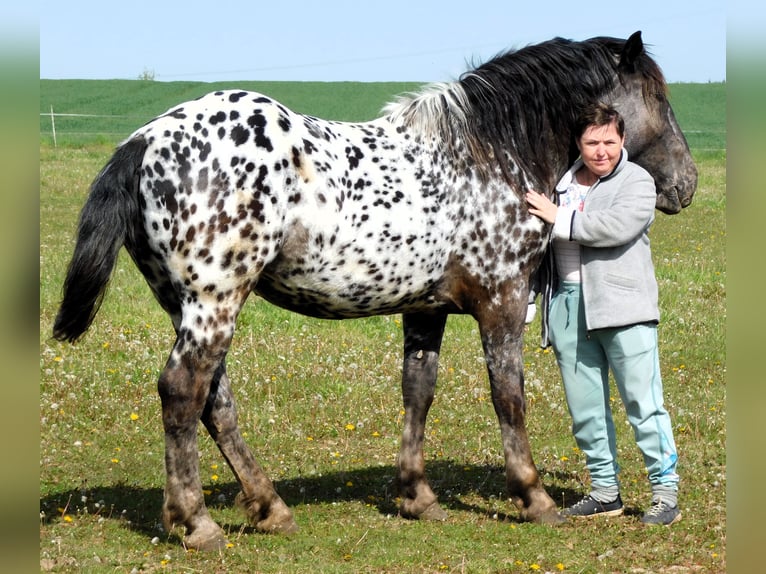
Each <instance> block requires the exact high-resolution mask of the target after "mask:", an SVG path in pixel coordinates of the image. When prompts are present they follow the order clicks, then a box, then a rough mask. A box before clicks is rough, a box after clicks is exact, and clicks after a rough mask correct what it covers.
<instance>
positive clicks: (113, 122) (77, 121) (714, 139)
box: [40, 107, 726, 152]
mask: <svg viewBox="0 0 766 574" xmlns="http://www.w3.org/2000/svg"><path fill="white" fill-rule="evenodd" d="M151 119H152V118H151V117H144V116H135V115H109V114H88V113H58V112H55V111H54V109H53V108H52V107H51V110H50V112H48V113H41V114H40V141H41V143H46V144H48V145H53V146H54V147H58V146H59V145H63V146H71V145H87V144H111V145H116V144H117V143H119V142H120V141H122V140H123V139H125V138H126V137H128V136H129V135H130V134H131V133H133V132H134V131H135V130H136V129H137V128H138V127H140V126H142V125H143V124H144V123H146V122H147V121H149V120H151ZM684 135H685V136H686V140H687V141H688V142H689V148H691V150H692V151H706V152H725V151H726V130H725V129H686V130H684Z"/></svg>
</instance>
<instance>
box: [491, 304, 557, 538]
mask: <svg viewBox="0 0 766 574" xmlns="http://www.w3.org/2000/svg"><path fill="white" fill-rule="evenodd" d="M520 299H521V298H520ZM490 307H492V306H487V308H485V309H483V310H482V312H481V313H480V315H479V316H478V317H477V318H478V320H479V329H480V331H481V339H482V345H483V346H484V354H485V357H486V360H487V370H488V373H489V382H490V387H491V391H492V404H493V406H494V408H495V413H496V414H497V418H498V421H499V423H500V434H501V438H502V442H503V453H504V456H505V475H506V482H507V486H508V492H509V494H510V496H511V499H512V500H513V502H514V504H515V505H516V506H517V507H518V508H519V510H520V513H521V518H522V519H523V520H528V521H532V522H541V523H549V524H551V523H552V524H557V523H561V522H563V521H564V519H563V517H562V516H561V515H560V514H559V512H558V510H557V508H556V504H555V503H554V502H553V499H552V498H551V497H550V496H549V495H548V493H547V492H546V491H545V489H544V488H543V486H542V481H541V480H540V475H539V474H538V472H537V467H535V463H534V461H533V460H532V453H531V450H530V446H529V438H528V436H527V429H526V422H525V419H526V402H525V399H524V372H523V360H522V344H523V328H524V313H525V310H526V299H524V300H523V301H521V300H520V301H519V302H518V305H513V304H512V305H503V308H490Z"/></svg>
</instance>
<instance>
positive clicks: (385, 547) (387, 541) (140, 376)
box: [40, 90, 726, 573]
mask: <svg viewBox="0 0 766 574" xmlns="http://www.w3.org/2000/svg"><path fill="white" fill-rule="evenodd" d="M42 91H43V90H41V92H42ZM376 105H377V104H376ZM676 105H678V104H676ZM163 106H164V104H163ZM677 111H678V115H679V118H681V117H684V112H683V111H682V110H677ZM112 145H113V143H111V142H105V143H103V144H92V143H91V144H87V145H85V144H78V145H76V146H63V147H59V148H53V147H52V146H50V145H48V144H46V143H43V144H42V145H41V147H40V332H41V335H40V566H41V570H46V571H53V572H70V571H81V572H106V571H117V572H131V571H136V572H139V571H140V572H155V571H162V572H190V571H200V572H202V571H204V572H306V571H317V570H321V571H323V572H530V571H535V570H537V569H538V567H539V571H540V572H546V571H547V572H558V571H560V570H561V568H563V571H564V572H626V571H631V569H635V571H636V572H640V571H644V572H649V571H651V572H657V571H669V570H670V569H671V568H672V569H673V571H675V572H695V573H697V572H705V573H707V572H710V573H713V572H721V571H724V570H725V569H726V474H725V464H726V451H725V443H726V427H725V415H726V402H725V401H726V350H725V349H726V347H725V339H724V337H725V331H724V325H725V318H726V308H725V297H726V291H725V286H726V259H725V243H726V227H725V211H726V183H725V182H726V163H725V162H726V155H725V151H718V152H715V151H713V152H711V151H704V150H700V151H696V150H695V152H694V153H695V159H696V160H697V162H698V166H699V170H700V182H699V189H698V191H697V194H696V196H695V200H694V203H693V204H692V206H691V207H689V208H688V209H687V210H685V211H684V212H683V213H681V214H679V215H676V216H672V217H671V216H665V215H661V214H659V213H658V214H657V220H656V222H655V224H654V227H653V229H652V233H651V237H652V243H653V251H654V259H655V265H656V271H657V276H658V280H659V282H660V290H661V291H660V295H661V301H660V305H661V308H662V313H663V321H662V324H661V326H660V343H661V362H662V364H661V366H662V373H663V380H664V385H665V391H666V403H667V406H668V409H669V411H670V413H671V416H672V419H673V425H674V430H675V433H676V442H677V444H678V449H679V454H680V464H679V473H680V474H681V477H682V483H681V495H680V503H681V505H682V510H683V514H684V518H683V520H682V521H681V522H680V523H679V524H676V525H674V526H673V527H672V528H670V529H666V528H659V529H646V528H642V527H641V526H640V524H639V522H638V518H639V517H640V514H641V512H642V511H643V509H644V508H645V507H646V505H647V504H648V502H649V488H648V485H647V483H646V479H645V473H644V470H643V465H642V462H641V457H640V453H639V451H638V449H637V448H636V446H635V443H634V442H633V438H632V433H631V431H630V428H629V426H628V424H627V422H626V420H625V417H624V414H623V409H622V408H621V407H619V406H616V408H615V411H616V413H617V420H616V423H617V428H618V441H619V446H620V455H621V466H622V468H623V472H622V474H621V480H622V483H623V498H624V500H625V503H626V505H627V515H626V516H625V517H622V518H620V519H617V520H609V521H597V522H587V523H576V524H571V525H566V526H563V527H561V528H551V527H544V526H539V525H535V524H526V523H520V522H519V521H518V515H517V512H516V510H515V508H514V507H513V505H512V504H511V503H510V502H509V501H508V500H507V498H506V493H505V487H504V478H503V470H502V464H503V462H502V451H501V446H500V438H499V430H498V427H497V422H496V419H495V416H494V413H493V410H492V406H491V401H490V398H489V388H488V382H487V376H486V372H485V367H484V364H483V359H482V352H481V345H480V342H479V337H478V333H477V329H476V325H475V323H474V321H473V320H472V319H470V318H468V317H457V316H456V317H451V318H450V320H449V322H448V326H447V333H446V335H445V341H444V346H443V351H442V359H441V364H440V372H439V384H438V388H437V396H436V400H435V403H434V406H433V408H432V410H431V414H430V417H429V424H428V427H427V440H426V458H427V472H428V474H429V478H430V480H431V482H432V485H433V487H434V489H435V491H436V492H437V494H438V495H439V496H440V500H441V502H442V505H443V506H444V507H445V509H446V510H447V511H448V512H449V515H450V517H449V520H448V521H447V522H445V523H420V522H416V521H415V522H413V521H406V520H403V519H401V518H398V517H397V516H396V508H397V501H396V492H395V489H394V482H393V481H394V476H395V470H394V464H395V457H396V454H397V451H398V443H399V435H400V432H401V416H402V414H401V398H400V394H399V379H400V367H401V329H400V327H401V325H400V317H399V316H397V315H394V316H388V317H374V318H370V319H364V320H354V321H343V322H332V321H321V320H314V319H310V318H306V317H303V316H300V315H296V314H291V313H288V312H286V311H283V310H281V309H278V308H275V307H273V306H270V305H268V304H266V303H265V302H263V301H262V300H259V299H257V298H252V299H251V300H250V301H249V302H248V304H247V305H246V307H245V309H244V310H243V312H242V314H241V316H240V320H239V326H238V330H237V334H236V337H235V341H234V345H233V347H232V349H231V352H230V354H229V358H228V366H229V372H230V376H231V379H232V382H233V384H234V392H235V395H236V397H237V401H238V409H239V413H240V425H241V429H242V430H243V432H244V433H246V441H247V442H248V443H249V444H250V446H251V448H252V449H253V451H254V452H255V454H256V456H257V457H258V459H259V461H260V462H261V464H262V465H263V466H264V468H265V470H266V471H267V473H268V474H269V476H271V477H272V479H273V480H274V481H275V484H276V487H277V490H278V492H279V493H280V494H281V495H282V497H283V498H284V499H285V500H286V502H287V503H288V504H289V505H290V506H291V507H292V508H293V510H294V512H295V515H296V520H297V522H298V523H299V526H300V528H301V530H300V531H299V532H298V533H297V534H295V535H293V536H289V537H283V536H269V535H262V534H257V533H254V532H253V531H252V530H251V529H250V528H249V527H248V526H246V523H245V521H244V517H243V515H241V514H240V513H239V512H238V511H237V510H236V509H235V508H234V507H233V498H234V495H235V494H236V491H237V488H236V483H235V480H234V478H233V475H232V474H231V472H230V471H229V469H228V468H227V467H226V465H225V463H224V461H223V459H222V457H221V456H220V454H219V453H218V451H217V450H216V448H215V446H214V445H213V444H212V441H211V440H210V439H209V437H207V435H205V434H204V433H203V432H202V431H200V435H199V436H200V457H201V458H200V468H201V470H202V478H203V484H204V487H205V490H206V492H207V493H208V494H207V495H206V498H207V503H208V505H209V507H210V509H211V514H212V515H213V518H214V519H215V520H217V521H218V522H219V523H220V524H222V525H223V527H224V528H225V529H226V531H227V533H228V536H229V539H230V541H231V542H232V543H233V546H232V547H231V548H229V549H227V550H225V551H223V552H220V553H211V554H206V553H194V552H185V551H184V549H183V547H182V546H181V545H180V543H179V533H177V532H174V533H166V532H164V531H163V530H162V529H161V527H160V524H159V519H160V507H161V504H162V489H163V486H164V479H165V474H164V464H163V451H164V446H163V433H162V423H161V417H160V404H159V398H158V396H157V393H156V381H157V377H158V375H159V372H160V370H161V369H162V367H163V364H164V362H165V360H166V356H167V353H168V352H169V350H170V346H171V344H172V338H173V335H172V327H171V325H170V322H169V320H168V319H167V318H166V316H165V315H164V313H163V312H162V311H161V310H160V308H159V306H158V305H157V304H156V303H155V302H154V300H153V299H152V297H151V295H150V293H149V290H148V288H147V287H146V285H145V284H144V282H143V279H142V278H141V276H140V275H139V273H138V272H137V271H136V269H135V267H134V266H133V265H132V263H131V262H130V261H129V258H128V257H127V256H125V255H124V253H123V256H122V257H121V259H120V262H119V265H118V268H117V271H116V273H115V276H114V279H113V281H112V284H111V286H110V290H109V292H108V294H107V297H106V300H105V302H104V305H103V307H102V309H101V311H100V313H99V315H98V316H97V318H96V321H95V322H94V325H93V327H92V328H91V330H90V331H89V333H88V335H87V336H86V337H85V339H84V340H83V341H81V342H80V343H78V344H77V345H74V346H72V345H66V344H61V343H58V342H56V341H53V340H51V339H50V338H49V333H50V329H51V325H52V321H53V317H54V314H55V312H56V305H57V303H58V300H59V297H60V289H61V282H62V278H63V275H64V272H65V269H66V265H67V263H68V260H69V256H70V253H71V248H72V240H73V233H74V228H75V225H76V220H77V216H78V212H79V209H80V207H81V205H82V202H83V200H84V197H85V194H86V192H87V188H88V185H89V184H90V181H91V180H92V178H93V177H94V175H95V174H96V173H97V172H98V171H99V169H100V168H101V167H102V165H103V164H104V162H105V161H106V159H107V158H108V156H109V154H110V153H111V147H112ZM538 321H539V319H538V320H536V321H535V323H533V324H532V325H531V326H530V328H529V329H528V331H527V334H526V337H525V365H526V379H527V400H528V430H529V434H530V439H531V446H532V450H533V455H534V457H535V461H536V463H537V465H538V468H539V470H540V471H541V473H542V477H543V481H544V483H545V486H546V489H547V490H548V492H549V493H550V494H551V496H553V497H554V499H555V500H556V501H557V502H558V503H559V504H565V503H570V502H572V501H573V500H574V499H575V498H576V497H577V496H578V495H579V494H580V493H582V492H583V490H584V489H586V488H587V473H586V472H585V470H584V461H583V457H582V455H581V454H580V453H579V452H578V451H577V450H576V449H575V448H574V441H573V439H572V437H571V433H570V429H569V426H570V421H569V415H568V413H567V411H566V406H565V402H564V397H563V392H562V389H561V386H560V382H559V375H558V371H557V368H556V365H555V360H554V358H553V356H552V354H551V353H549V352H543V351H541V350H540V349H539V347H538V341H539V323H538ZM614 396H617V395H616V393H615V394H614Z"/></svg>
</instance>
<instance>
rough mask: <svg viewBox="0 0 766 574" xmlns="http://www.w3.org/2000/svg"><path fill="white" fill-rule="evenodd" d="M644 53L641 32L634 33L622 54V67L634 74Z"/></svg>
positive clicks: (626, 42)
mask: <svg viewBox="0 0 766 574" xmlns="http://www.w3.org/2000/svg"><path fill="white" fill-rule="evenodd" d="M643 51H644V41H643V40H642V39H641V30H639V31H638V32H633V34H631V35H630V38H628V39H627V40H626V41H625V46H623V48H622V54H620V67H622V68H624V69H626V70H628V71H630V72H633V71H635V69H636V62H637V61H638V58H639V56H641V54H642V53H643Z"/></svg>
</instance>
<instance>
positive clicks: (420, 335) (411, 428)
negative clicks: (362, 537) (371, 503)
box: [397, 314, 447, 520]
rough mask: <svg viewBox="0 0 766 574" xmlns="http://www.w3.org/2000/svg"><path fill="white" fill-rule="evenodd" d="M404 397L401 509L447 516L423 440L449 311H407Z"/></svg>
mask: <svg viewBox="0 0 766 574" xmlns="http://www.w3.org/2000/svg"><path fill="white" fill-rule="evenodd" d="M402 322H403V325H404V364H403V368H402V397H403V399H404V430H403V432H402V444H401V449H400V451H399V457H398V463H397V464H398V468H399V476H398V484H399V493H400V496H401V504H400V508H399V511H400V513H401V515H402V516H404V517H406V518H423V519H427V520H444V519H445V518H446V517H447V514H446V512H444V510H442V508H441V507H440V506H439V503H438V502H437V500H436V495H435V494H434V493H433V491H432V490H431V487H430V486H429V484H428V480H427V479H426V475H425V460H424V458H423V440H424V437H425V425H426V417H427V416H428V409H429V408H430V407H431V403H432V402H433V400H434V391H435V389H436V375H437V368H438V365H439V349H440V347H441V342H442V336H443V334H444V326H445V324H446V322H447V316H446V315H425V314H405V315H404V316H403V317H402Z"/></svg>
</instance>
